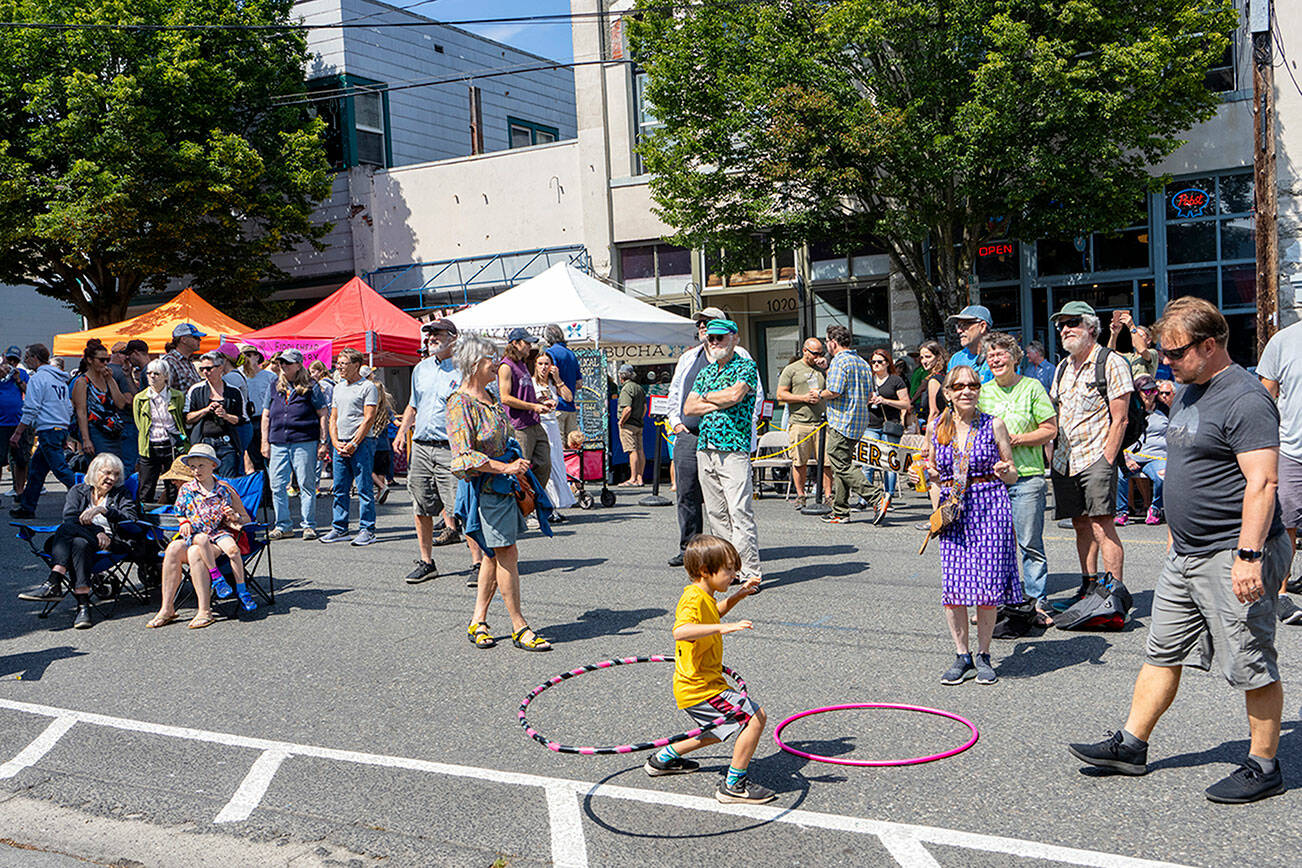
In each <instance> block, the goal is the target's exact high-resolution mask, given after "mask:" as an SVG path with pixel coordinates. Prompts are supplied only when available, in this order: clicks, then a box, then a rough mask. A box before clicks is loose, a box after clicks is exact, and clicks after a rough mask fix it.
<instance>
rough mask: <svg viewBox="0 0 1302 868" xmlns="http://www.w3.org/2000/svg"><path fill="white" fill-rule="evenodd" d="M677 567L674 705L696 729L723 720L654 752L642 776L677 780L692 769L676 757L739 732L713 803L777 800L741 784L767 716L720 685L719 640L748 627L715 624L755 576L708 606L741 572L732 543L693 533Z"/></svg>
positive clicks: (767, 791) (746, 624) (756, 582)
mask: <svg viewBox="0 0 1302 868" xmlns="http://www.w3.org/2000/svg"><path fill="white" fill-rule="evenodd" d="M683 566H685V567H686V568H687V575H688V576H690V577H691V579H692V583H691V584H690V585H688V586H687V587H686V588H684V589H683V595H682V596H681V597H679V598H678V608H677V609H676V610H675V611H674V699H675V701H677V703H678V707H679V708H681V709H683V710H684V711H686V712H687V714H688V716H689V717H691V718H692V720H694V721H696V723H698V724H701V725H705V724H707V723H712V722H713V721H715V720H717V719H718V718H719V717H720V716H722V715H728V718H729V719H728V721H727V722H726V723H724V724H721V725H720V726H719V727H718V728H716V729H714V730H711V731H710V732H708V733H706V734H704V735H699V736H697V737H696V738H688V739H684V740H683V741H680V742H676V743H675V744H671V745H667V746H666V747H664V748H661V750H660V752H659V753H656V754H653V755H652V756H651V758H650V759H648V760H647V761H646V765H644V766H643V768H644V769H645V770H646V773H647V774H648V775H651V776H652V777H656V776H659V775H681V774H687V773H688V772H694V771H696V770H697V769H699V768H700V764H699V763H696V762H693V761H692V760H688V759H683V754H685V753H689V752H690V751H694V750H696V749H697V748H701V747H705V746H706V745H711V744H718V743H719V742H721V741H726V740H727V739H728V737H729V736H731V735H733V734H734V733H737V732H740V733H741V735H739V736H737V743H736V744H735V745H733V749H732V764H731V765H730V766H729V767H728V773H727V775H726V776H725V777H724V779H723V780H722V781H720V782H719V789H718V790H717V791H716V792H715V794H714V797H715V798H716V799H718V800H719V801H720V802H725V803H727V802H739V803H743V804H749V805H762V804H764V803H766V802H771V801H773V800H774V799H776V798H777V794H776V793H774V792H773V791H772V790H770V789H768V788H767V787H762V786H760V785H759V784H756V783H754V782H752V781H749V780H747V778H746V770H747V769H748V768H749V767H750V759H751V756H753V755H754V753H755V748H756V747H758V746H759V740H760V736H761V735H762V734H763V733H764V724H765V723H766V722H767V718H766V717H765V715H764V709H762V708H760V707H759V705H757V704H756V703H755V701H754V700H752V699H750V698H749V697H747V696H743V695H742V694H740V693H738V692H737V691H736V690H733V689H731V688H730V687H729V686H728V682H726V681H724V680H723V635H724V634H725V633H735V632H736V631H738V630H749V629H751V623H750V621H731V622H729V623H726V624H723V623H720V622H719V617H720V616H721V615H726V614H727V613H728V612H730V611H731V610H732V607H733V606H736V605H737V604H738V603H739V602H741V601H742V599H744V598H745V597H747V596H749V595H751V594H753V593H755V591H756V590H758V588H757V586H758V585H759V578H758V577H756V578H755V579H754V580H753V581H750V582H747V583H746V584H745V585H743V586H742V587H741V589H740V590H739V591H737V593H735V594H733V595H732V596H731V597H728V598H727V599H725V600H724V601H723V603H722V604H716V603H715V601H714V595H715V594H721V593H724V592H726V591H727V590H728V587H729V585H731V584H732V582H733V580H734V579H735V578H736V577H737V571H738V570H739V569H741V558H740V557H739V556H738V554H737V550H736V549H735V548H733V546H732V543H730V542H728V541H727V540H723V539H720V538H719V537H717V536H709V535H706V534H701V535H699V536H696V537H694V538H693V539H692V541H691V542H690V543H688V544H687V550H686V551H684V552H683Z"/></svg>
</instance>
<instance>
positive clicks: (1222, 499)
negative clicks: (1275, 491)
mask: <svg viewBox="0 0 1302 868" xmlns="http://www.w3.org/2000/svg"><path fill="white" fill-rule="evenodd" d="M1278 445H1279V411H1278V410H1277V409H1276V408H1275V402H1274V401H1273V400H1271V397H1270V393H1269V392H1267V391H1266V389H1265V387H1264V386H1262V385H1261V383H1260V382H1258V380H1257V378H1256V377H1254V376H1252V374H1249V373H1248V372H1247V371H1246V370H1244V369H1243V368H1241V367H1240V366H1238V365H1230V366H1229V367H1228V368H1226V369H1225V370H1223V371H1221V372H1220V373H1219V374H1217V375H1216V376H1215V377H1213V378H1212V379H1211V380H1210V381H1209V382H1207V383H1204V384H1202V385H1199V384H1197V383H1190V384H1189V385H1187V386H1185V387H1184V388H1183V389H1181V390H1180V392H1179V393H1178V394H1177V395H1176V396H1175V401H1174V402H1173V403H1172V405H1171V421H1170V424H1168V425H1167V429H1166V450H1167V459H1168V460H1167V465H1166V487H1165V489H1164V490H1163V495H1162V500H1163V502H1164V503H1165V504H1166V520H1167V523H1168V525H1169V526H1170V528H1171V537H1172V539H1173V540H1174V542H1175V553H1176V554H1177V555H1209V554H1214V553H1216V552H1223V551H1225V550H1227V549H1234V548H1238V540H1239V528H1240V526H1241V525H1242V524H1243V493H1244V490H1245V489H1246V488H1247V480H1246V479H1245V478H1244V476H1243V471H1241V470H1240V469H1239V462H1238V459H1237V457H1236V456H1238V454H1239V453H1241V452H1250V451H1252V450H1254V449H1269V448H1272V447H1275V446H1278ZM1283 532H1284V523H1283V522H1282V521H1281V520H1280V511H1279V502H1278V501H1276V502H1275V515H1274V518H1273V519H1271V524H1270V533H1269V534H1267V536H1274V535H1275V534H1278V533H1283Z"/></svg>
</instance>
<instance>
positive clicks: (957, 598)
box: [931, 413, 1025, 606]
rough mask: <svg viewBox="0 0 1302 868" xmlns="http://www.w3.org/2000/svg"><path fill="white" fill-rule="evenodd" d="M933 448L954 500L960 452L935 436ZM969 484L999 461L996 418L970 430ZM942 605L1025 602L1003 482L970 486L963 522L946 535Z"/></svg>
mask: <svg viewBox="0 0 1302 868" xmlns="http://www.w3.org/2000/svg"><path fill="white" fill-rule="evenodd" d="M931 445H932V449H934V450H935V454H936V467H937V469H939V470H940V486H941V490H940V496H941V500H942V501H943V500H944V499H945V498H947V497H949V492H950V488H951V487H952V485H953V482H954V469H955V465H956V464H957V463H958V457H959V455H958V453H957V452H956V451H955V449H954V446H953V444H950V445H947V446H941V445H940V444H938V443H937V442H936V437H935V435H934V434H933V435H932V438H931ZM966 448H967V450H968V454H969V456H970V457H969V458H968V479H969V480H971V479H976V478H977V477H981V476H990V475H992V474H993V473H994V467H995V462H997V461H998V460H999V446H998V444H996V443H995V435H994V418H993V417H991V416H989V415H988V414H986V413H981V414H980V415H979V416H978V418H977V420H976V421H975V423H974V424H973V426H972V428H971V429H970V430H969V431H968V442H967V444H966ZM938 539H939V540H940V571H941V576H942V578H943V582H942V585H943V591H942V593H941V603H942V604H944V605H946V606H1002V605H1005V604H1009V603H1021V602H1022V601H1023V600H1024V599H1025V595H1024V594H1023V591H1022V580H1021V577H1020V576H1019V575H1018V572H1017V537H1016V535H1015V534H1014V533H1013V508H1012V503H1011V502H1010V501H1009V499H1008V488H1007V487H1006V486H1005V485H1004V484H1003V483H1002V482H1001V481H999V480H998V479H993V480H990V481H987V482H977V483H971V482H969V484H968V487H967V491H966V492H965V493H964V495H963V508H962V510H961V511H960V514H959V519H958V521H956V522H954V523H953V524H951V525H950V526H949V527H947V528H945V530H943V531H941V532H940V536H939V537H938Z"/></svg>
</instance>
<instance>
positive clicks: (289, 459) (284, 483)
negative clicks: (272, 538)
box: [269, 440, 317, 530]
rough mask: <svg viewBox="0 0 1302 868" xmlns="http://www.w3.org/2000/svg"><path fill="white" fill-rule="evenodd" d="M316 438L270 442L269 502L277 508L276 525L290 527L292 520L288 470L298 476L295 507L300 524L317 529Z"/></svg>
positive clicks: (285, 528)
mask: <svg viewBox="0 0 1302 868" xmlns="http://www.w3.org/2000/svg"><path fill="white" fill-rule="evenodd" d="M316 447H317V443H316V441H315V440H304V441H303V442H301V443H284V444H281V443H272V444H271V460H270V462H269V463H270V465H271V502H272V503H273V504H274V505H275V508H276V527H278V528H280V529H281V530H290V529H291V528H292V527H293V526H294V521H293V519H292V518H291V517H290V513H289V480H290V475H291V473H292V474H293V475H295V476H297V477H298V479H299V487H298V506H299V515H300V519H301V522H302V523H301V525H300V527H303V528H309V527H310V528H312V529H313V530H316V487H315V486H313V485H312V480H313V479H316V473H317V468H316V463H317V458H316Z"/></svg>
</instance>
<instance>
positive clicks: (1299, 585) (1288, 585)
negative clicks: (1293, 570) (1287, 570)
mask: <svg viewBox="0 0 1302 868" xmlns="http://www.w3.org/2000/svg"><path fill="white" fill-rule="evenodd" d="M1284 590H1286V591H1288V592H1289V593H1290V594H1302V574H1299V575H1298V576H1296V577H1295V578H1292V579H1289V580H1288V581H1287V582H1285V583H1284Z"/></svg>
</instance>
